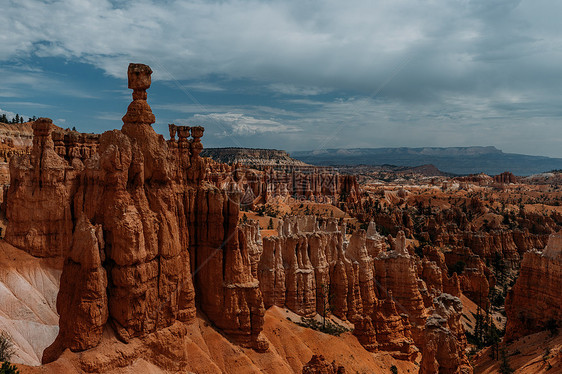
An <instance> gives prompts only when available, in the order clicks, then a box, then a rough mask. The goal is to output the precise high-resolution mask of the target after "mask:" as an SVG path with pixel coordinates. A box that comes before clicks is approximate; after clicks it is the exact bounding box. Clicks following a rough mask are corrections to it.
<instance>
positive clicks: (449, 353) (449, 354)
mask: <svg viewBox="0 0 562 374" xmlns="http://www.w3.org/2000/svg"><path fill="white" fill-rule="evenodd" d="M433 302H434V312H433V314H432V315H431V316H430V317H429V318H428V319H427V321H426V324H425V330H424V336H423V339H424V342H423V348H422V361H421V367H420V374H426V373H455V374H457V373H472V368H471V367H470V364H469V363H468V359H467V357H466V355H465V352H464V350H465V348H466V338H465V336H464V330H463V328H462V325H461V322H460V320H461V313H462V303H461V301H460V299H459V298H458V297H454V296H451V295H448V294H442V295H440V296H438V297H436V298H435V299H434V301H433Z"/></svg>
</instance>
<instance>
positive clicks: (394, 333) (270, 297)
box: [258, 216, 470, 370]
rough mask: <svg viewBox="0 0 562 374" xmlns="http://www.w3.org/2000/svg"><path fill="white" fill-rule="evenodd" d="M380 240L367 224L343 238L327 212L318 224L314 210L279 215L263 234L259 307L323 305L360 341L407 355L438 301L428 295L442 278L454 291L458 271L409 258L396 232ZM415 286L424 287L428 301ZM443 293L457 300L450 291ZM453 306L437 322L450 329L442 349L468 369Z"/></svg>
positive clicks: (315, 309) (308, 311) (420, 340)
mask: <svg viewBox="0 0 562 374" xmlns="http://www.w3.org/2000/svg"><path fill="white" fill-rule="evenodd" d="M383 243H384V239H383V238H382V237H380V236H379V235H378V234H376V231H375V230H374V225H373V224H371V225H370V226H369V229H368V230H367V232H365V231H364V230H358V231H356V232H354V233H353V235H351V237H350V238H349V241H347V239H346V235H345V234H344V233H343V232H342V230H340V228H339V227H338V225H337V223H336V222H335V220H330V219H329V220H328V221H326V222H323V223H322V224H320V223H319V222H317V221H316V218H315V217H314V216H304V217H288V218H286V219H285V220H284V221H283V222H282V224H281V225H280V226H279V233H278V236H270V237H267V238H264V239H263V253H262V256H261V260H260V263H259V266H258V278H259V281H260V287H261V289H262V292H263V295H264V303H265V305H266V307H269V306H272V305H277V306H280V307H287V308H289V309H290V310H292V311H293V312H295V313H297V314H300V315H301V316H305V317H306V316H313V315H314V314H316V313H318V314H321V315H325V314H326V312H327V308H330V309H331V310H330V311H331V313H333V314H334V315H335V316H337V317H338V318H340V319H342V320H349V321H350V322H352V323H353V324H354V331H353V333H354V335H356V336H357V338H358V340H359V341H360V342H361V344H363V346H364V347H365V348H366V349H368V350H370V351H379V350H384V351H389V352H392V353H393V355H394V356H395V357H397V358H400V359H407V360H411V359H413V358H415V357H416V355H417V351H418V349H420V350H423V349H425V348H424V347H425V345H426V344H427V339H425V338H424V336H425V335H424V331H425V330H426V328H427V324H426V320H427V318H428V316H429V315H430V314H431V313H437V312H435V310H436V306H437V307H439V308H441V309H443V307H442V304H443V303H442V302H441V301H439V302H438V301H435V300H441V299H439V298H440V297H441V298H444V296H443V295H447V294H444V293H443V291H444V287H443V281H445V284H446V287H448V290H451V291H452V292H454V293H455V294H456V295H460V289H459V287H460V286H459V283H458V278H454V279H453V278H449V277H447V275H443V274H442V273H441V271H440V269H439V268H437V265H435V263H434V262H430V261H429V260H427V259H426V260H425V263H424V265H422V264H421V262H420V263H417V262H416V261H415V260H414V257H413V256H410V255H409V253H408V251H407V249H406V240H405V237H404V233H403V232H401V233H399V236H398V238H397V239H396V240H395V243H394V248H395V249H394V250H392V251H386V248H385V247H386V245H384V244H383ZM373 255H375V257H373ZM431 264H433V265H431ZM418 266H420V267H422V266H426V267H428V266H433V267H435V268H436V269H437V270H434V271H435V272H436V274H438V280H436V281H435V282H433V283H431V286H432V293H431V294H429V293H428V292H427V285H426V283H425V282H424V281H423V280H422V279H420V278H419V277H418V270H417V267H418ZM455 284H456V287H455ZM422 293H424V294H427V298H428V305H425V304H424V297H423V296H422ZM434 297H435V298H436V299H434ZM448 297H450V298H453V299H455V300H456V301H457V303H458V298H456V297H454V296H451V295H448ZM447 300H448V299H447ZM434 304H435V305H434ZM461 313H462V307H461V308H460V309H459V307H458V305H457V304H455V308H449V309H448V311H447V317H448V319H447V321H449V319H453V320H454V322H447V323H445V324H444V326H443V327H442V329H445V330H447V331H454V336H455V339H453V340H451V341H450V342H449V343H448V344H453V346H452V347H451V349H452V351H451V353H450V355H451V357H453V356H454V357H456V358H457V360H458V362H457V363H458V364H459V365H461V363H462V364H463V365H466V367H467V368H468V369H469V368H470V367H469V365H468V364H467V362H468V361H467V359H466V355H465V353H464V349H465V347H466V339H464V335H463V334H464V330H463V328H462V327H461V326H460V324H459V323H458V321H459V320H460V315H461ZM416 346H417V347H418V349H416ZM455 355H456V356H455ZM435 360H437V361H439V360H441V356H440V357H436V358H435ZM447 360H449V361H450V362H451V361H452V360H453V358H447ZM450 362H449V363H439V366H443V367H445V366H447V365H450ZM468 369H467V370H468Z"/></svg>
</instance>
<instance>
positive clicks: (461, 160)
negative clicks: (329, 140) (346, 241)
mask: <svg viewBox="0 0 562 374" xmlns="http://www.w3.org/2000/svg"><path fill="white" fill-rule="evenodd" d="M291 157H294V158H296V159H298V160H301V161H304V162H306V163H308V164H313V165H323V166H326V165H361V164H364V165H383V164H391V165H397V166H417V165H423V164H433V165H435V166H436V167H437V168H439V170H442V171H445V172H448V173H454V174H475V173H480V172H484V173H486V174H489V175H496V174H500V173H502V172H504V171H511V172H512V173H513V174H515V175H531V174H536V173H541V172H544V171H549V170H554V169H562V158H550V157H542V156H529V155H522V154H517V153H503V152H502V151H501V150H499V149H497V148H495V147H447V148H436V147H426V148H349V149H343V148H339V149H326V150H319V151H300V152H293V153H291Z"/></svg>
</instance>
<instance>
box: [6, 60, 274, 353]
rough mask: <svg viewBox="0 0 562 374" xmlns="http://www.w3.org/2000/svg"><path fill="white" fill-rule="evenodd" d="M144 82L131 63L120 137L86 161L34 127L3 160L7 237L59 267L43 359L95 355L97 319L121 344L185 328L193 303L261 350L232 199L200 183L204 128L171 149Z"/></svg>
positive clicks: (258, 309)
mask: <svg viewBox="0 0 562 374" xmlns="http://www.w3.org/2000/svg"><path fill="white" fill-rule="evenodd" d="M150 73H151V70H150V68H149V67H148V66H146V65H140V64H131V65H130V66H129V87H130V88H132V89H133V102H132V103H131V104H130V105H129V108H128V110H127V113H126V115H125V116H124V117H123V121H124V125H123V129H122V130H121V131H118V130H113V131H108V132H105V133H104V134H102V135H101V136H100V137H99V139H97V138H96V139H95V140H96V141H98V140H99V145H97V144H96V146H94V147H92V148H91V150H92V152H89V153H87V154H86V156H88V155H89V157H88V158H87V159H85V160H83V158H84V157H82V158H78V157H68V153H66V155H64V154H63V152H62V151H61V152H59V153H60V155H59V154H58V153H57V152H56V151H55V144H54V142H53V136H52V129H53V125H52V123H51V121H50V120H48V119H39V120H37V121H36V122H35V123H34V124H33V128H34V139H33V149H32V151H31V155H30V156H29V157H25V156H22V157H15V158H14V159H13V160H12V163H11V165H12V166H11V187H10V190H9V191H8V205H7V217H8V220H9V224H8V229H7V233H6V240H8V241H9V242H10V243H13V244H15V245H17V246H19V247H21V248H24V249H25V250H27V251H28V252H29V253H31V254H32V255H35V256H43V257H54V258H66V261H65V266H64V269H63V275H62V278H61V279H62V282H61V291H60V293H59V295H58V300H57V310H58V312H59V313H60V315H61V321H62V322H61V329H60V332H59V336H58V338H57V340H56V341H55V343H54V344H53V345H52V346H51V347H50V348H49V349H48V350H46V352H45V361H51V360H54V359H56V358H57V357H58V355H59V354H60V353H61V352H62V351H63V350H64V349H66V348H70V349H71V350H73V351H81V350H84V349H88V348H92V347H94V346H96V345H97V344H98V343H99V340H100V337H101V334H102V331H103V329H104V326H105V325H106V321H107V323H108V324H109V325H111V327H112V328H113V329H114V330H115V332H116V333H117V336H118V337H119V338H120V339H122V340H123V341H129V340H130V339H132V338H135V337H142V336H146V335H148V334H150V333H154V332H156V331H159V330H161V329H162V328H165V327H167V326H170V325H172V324H173V323H175V322H176V321H182V322H187V323H191V322H193V321H194V318H195V313H196V307H195V298H196V295H197V298H198V300H199V303H200V305H201V309H202V310H203V311H204V312H205V313H206V314H207V315H208V317H209V318H210V320H211V321H212V322H213V323H214V324H215V325H216V326H217V327H218V328H220V329H221V330H223V332H224V333H225V334H226V335H228V336H230V337H231V338H232V339H233V340H234V341H235V342H237V343H238V344H241V345H243V346H251V347H253V348H256V349H258V350H265V349H267V343H266V342H265V341H263V339H261V337H260V332H261V330H262V326H263V315H264V312H265V310H264V307H263V302H262V297H261V292H260V289H259V287H258V281H257V279H255V278H254V276H253V275H252V267H251V260H250V250H249V248H248V247H247V246H246V245H244V244H241V243H240V238H241V237H243V232H242V231H241V230H240V229H239V227H238V210H239V208H238V201H239V200H238V199H239V197H238V194H237V193H227V192H226V191H224V190H219V189H217V188H216V187H214V186H212V185H210V184H208V183H206V182H203V179H204V178H205V167H204V162H203V160H202V159H201V158H200V157H199V153H200V151H201V149H202V145H201V142H200V138H201V137H202V135H203V130H204V129H203V128H201V127H193V128H183V127H182V128H181V129H180V130H181V131H180V134H179V135H180V139H179V144H175V145H177V147H174V142H173V141H172V140H171V141H169V142H166V141H165V140H164V138H163V137H162V136H161V135H158V134H156V132H154V130H153V129H152V127H151V123H153V122H154V115H153V114H152V111H151V109H150V106H149V105H148V103H147V102H146V97H147V95H146V89H147V88H148V87H149V86H150ZM190 132H191V135H192V139H187V136H189V133H190ZM81 155H82V156H83V154H81ZM76 156H78V154H76ZM83 161H84V162H83ZM37 206H42V207H43V208H44V209H35V207H37ZM253 256H254V257H255V253H253ZM254 262H255V258H254Z"/></svg>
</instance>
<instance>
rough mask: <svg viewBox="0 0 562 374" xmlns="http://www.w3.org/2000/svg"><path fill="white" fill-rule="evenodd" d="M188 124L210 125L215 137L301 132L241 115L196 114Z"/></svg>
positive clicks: (288, 126) (296, 128) (276, 123)
mask: <svg viewBox="0 0 562 374" xmlns="http://www.w3.org/2000/svg"><path fill="white" fill-rule="evenodd" d="M189 123H190V124H194V125H198V124H200V125H204V126H205V125H211V126H214V127H215V128H217V127H218V128H219V129H220V131H219V132H218V133H217V134H216V135H220V136H232V135H235V136H249V135H256V134H264V133H270V134H278V133H284V134H287V133H292V132H298V131H301V129H300V128H298V127H296V126H292V125H287V124H283V123H280V122H278V121H275V120H271V119H259V118H254V117H252V116H249V115H244V114H241V113H211V114H196V115H194V116H193V117H192V118H191V119H189Z"/></svg>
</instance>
